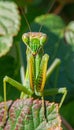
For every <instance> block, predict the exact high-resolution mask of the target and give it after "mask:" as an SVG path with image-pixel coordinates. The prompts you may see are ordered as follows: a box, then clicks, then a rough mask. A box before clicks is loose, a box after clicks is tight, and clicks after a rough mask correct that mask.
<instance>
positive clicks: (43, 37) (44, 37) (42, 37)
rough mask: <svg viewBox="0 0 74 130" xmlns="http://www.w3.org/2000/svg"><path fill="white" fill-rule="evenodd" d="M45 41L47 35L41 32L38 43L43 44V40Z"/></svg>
mask: <svg viewBox="0 0 74 130" xmlns="http://www.w3.org/2000/svg"><path fill="white" fill-rule="evenodd" d="M46 41H47V35H46V34H43V35H42V36H41V38H40V45H41V46H43V45H44V44H45V42H46Z"/></svg>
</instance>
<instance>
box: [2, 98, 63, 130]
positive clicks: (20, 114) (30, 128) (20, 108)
mask: <svg viewBox="0 0 74 130" xmlns="http://www.w3.org/2000/svg"><path fill="white" fill-rule="evenodd" d="M11 104H12V105H11ZM7 105H8V108H9V110H8V113H9V114H7V118H6V125H5V126H4V124H3V121H2V119H3V114H4V111H5V110H4V109H2V108H3V106H4V103H1V104H0V127H1V128H2V127H3V126H4V130H8V129H9V130H16V129H17V130H19V129H20V130H24V129H25V130H50V129H52V130H56V129H59V130H62V128H61V119H60V116H59V114H58V105H57V104H55V103H49V102H48V101H46V106H45V107H46V118H45V113H44V109H43V106H42V101H41V100H39V99H36V100H34V99H33V98H29V99H24V100H16V101H15V102H14V103H12V102H11V101H9V102H7Z"/></svg>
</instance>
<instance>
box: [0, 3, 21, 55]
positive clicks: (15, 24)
mask: <svg viewBox="0 0 74 130" xmlns="http://www.w3.org/2000/svg"><path fill="white" fill-rule="evenodd" d="M19 25H20V16H19V12H18V9H17V5H16V4H15V3H14V2H7V1H0V57H1V56H3V55H5V54H6V53H7V52H8V51H9V50H10V47H11V46H12V42H13V40H12V39H13V36H15V35H17V33H18V30H19Z"/></svg>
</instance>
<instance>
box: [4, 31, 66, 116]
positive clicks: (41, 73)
mask: <svg viewBox="0 0 74 130" xmlns="http://www.w3.org/2000/svg"><path fill="white" fill-rule="evenodd" d="M22 40H23V43H25V45H26V47H27V49H26V57H27V68H26V74H25V83H24V85H22V84H20V83H18V82H17V81H15V80H13V79H12V78H10V77H8V76H5V77H4V79H3V84H4V102H5V112H7V106H6V83H9V84H10V85H12V86H13V87H15V88H17V89H18V90H19V91H21V96H20V98H26V97H28V98H29V97H35V96H37V97H41V98H42V101H44V97H45V96H50V95H56V94H59V93H62V94H63V96H62V99H61V102H60V104H59V108H60V107H61V105H62V103H63V101H64V99H65V97H66V94H67V90H66V88H65V87H63V88H51V89H46V90H44V86H45V82H46V80H47V79H48V78H49V76H50V75H51V74H52V72H53V71H54V69H55V68H56V66H58V65H60V63H61V61H60V59H57V58H56V59H55V61H54V62H53V63H52V64H51V66H50V67H49V68H48V70H47V65H48V59H49V55H48V54H44V51H43V46H44V44H45V43H46V40H47V35H46V34H44V33H41V32H28V33H24V34H23V36H22ZM43 107H44V103H43ZM5 115H6V114H5ZM5 115H4V117H5Z"/></svg>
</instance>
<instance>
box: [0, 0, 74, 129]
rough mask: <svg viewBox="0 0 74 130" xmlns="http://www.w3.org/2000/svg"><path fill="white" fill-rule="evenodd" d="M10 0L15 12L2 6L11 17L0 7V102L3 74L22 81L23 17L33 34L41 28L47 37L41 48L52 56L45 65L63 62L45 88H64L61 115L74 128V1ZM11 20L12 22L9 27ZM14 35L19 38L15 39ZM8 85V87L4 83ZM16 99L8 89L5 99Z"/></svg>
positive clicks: (25, 25) (17, 94)
mask: <svg viewBox="0 0 74 130" xmlns="http://www.w3.org/2000/svg"><path fill="white" fill-rule="evenodd" d="M13 1H14V2H15V3H16V4H17V7H18V9H17V8H16V9H15V12H16V13H14V11H13V7H12V8H10V9H9V6H7V8H6V6H5V10H7V12H8V11H9V12H11V13H12V14H13V15H11V14H10V16H9V15H7V14H6V13H5V15H4V14H3V13H2V12H3V7H2V6H1V4H0V57H1V58H0V100H1V101H2V100H3V77H4V76H5V75H8V76H10V77H12V78H13V79H16V80H17V81H19V82H21V80H20V64H21V63H20V55H19V48H20V50H21V53H22V57H23V62H24V66H25V68H26V55H25V50H26V47H25V45H24V44H23V43H22V40H21V37H22V34H23V33H25V32H26V31H28V25H27V23H26V20H25V16H26V18H27V19H28V21H29V24H30V26H31V30H32V31H34V32H35V31H37V32H38V31H39V29H40V27H41V26H42V28H41V31H42V32H44V33H46V34H47V35H48V41H47V43H46V45H45V47H44V50H45V52H46V53H48V54H49V55H50V57H51V58H50V61H49V65H48V66H50V64H51V63H52V62H53V60H54V59H55V58H56V57H58V58H60V59H61V61H62V63H61V66H60V72H59V76H58V80H57V81H56V78H55V74H56V70H55V72H54V73H53V75H52V76H51V77H50V79H49V81H48V82H47V83H46V86H45V88H46V89H47V88H49V87H56V86H58V87H67V89H68V94H67V97H66V100H65V103H66V104H65V105H63V106H62V108H61V113H62V115H63V116H64V117H65V118H66V119H67V120H68V122H69V123H70V124H71V125H72V127H74V115H73V113H74V102H73V100H74V67H73V66H74V21H73V20H74V0H71V1H69V0H65V2H64V3H62V2H61V0H51V1H49V0H19V1H18V0H9V2H10V3H11V2H13ZM1 2H7V0H5V1H3V0H1V1H0V3H1ZM14 8H15V7H14ZM18 11H19V12H18ZM15 14H16V15H17V16H15ZM8 16H9V17H8ZM3 17H4V19H5V20H7V21H6V22H5V21H4V24H2V21H1V20H3ZM20 17H21V19H20ZM11 21H13V24H12V26H11ZM8 23H10V24H8ZM7 25H8V26H7ZM9 25H10V26H9ZM15 27H16V28H15ZM18 31H19V32H18ZM13 32H15V34H17V33H18V35H17V36H15V37H14V35H13V34H14V33H13ZM5 38H7V39H5ZM3 39H4V40H3ZM12 43H13V44H12ZM9 44H10V45H9ZM7 86H10V85H8V84H7ZM11 92H12V94H11ZM16 98H19V92H18V91H17V90H15V88H12V87H7V99H8V100H9V99H14V100H15V99H16ZM59 98H60V97H58V98H57V99H59Z"/></svg>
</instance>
